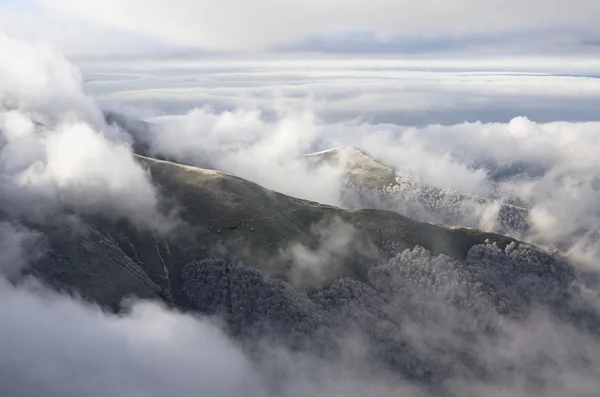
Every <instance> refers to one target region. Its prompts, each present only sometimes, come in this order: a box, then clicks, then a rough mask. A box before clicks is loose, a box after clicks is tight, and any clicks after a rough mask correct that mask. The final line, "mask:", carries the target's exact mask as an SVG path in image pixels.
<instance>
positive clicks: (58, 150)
mask: <svg viewBox="0 0 600 397" xmlns="http://www.w3.org/2000/svg"><path fill="white" fill-rule="evenodd" d="M0 52H1V53H3V54H9V56H4V57H2V59H0V80H1V81H2V82H3V84H2V86H0V180H1V181H2V183H1V185H0V200H1V201H0V202H1V203H2V207H3V210H4V211H8V212H13V213H18V214H21V215H32V216H36V215H42V216H43V215H47V214H48V213H49V211H54V210H56V209H58V208H59V207H60V206H62V205H67V206H70V207H72V208H75V209H77V210H79V211H82V212H84V213H89V212H97V211H108V212H112V214H113V215H114V216H116V217H124V218H129V219H131V220H132V221H134V222H136V223H138V224H139V225H142V226H145V227H152V228H158V229H162V228H163V226H165V227H166V226H167V224H168V222H164V221H165V219H163V218H162V217H161V215H159V214H158V212H157V203H158V198H157V194H156V191H155V189H154V187H153V186H152V184H151V182H150V179H149V176H148V175H147V173H146V172H145V171H144V170H143V169H142V168H141V167H140V166H139V165H138V164H137V163H136V162H135V160H134V158H133V154H132V153H131V150H130V148H129V146H128V144H127V139H128V136H127V135H126V134H123V133H122V132H121V131H119V130H117V129H114V128H112V127H109V126H107V125H106V124H105V122H104V116H103V114H102V112H101V111H100V110H99V109H98V107H97V106H96V104H95V102H94V100H93V99H92V98H91V97H89V96H87V95H85V94H84V93H83V89H82V85H81V75H80V73H79V71H78V70H77V68H76V67H74V66H73V65H71V64H69V63H68V62H67V61H66V60H65V59H64V58H62V57H61V56H59V55H58V54H56V53H55V52H54V51H53V50H52V49H50V48H49V47H47V46H36V45H29V44H25V43H23V42H19V41H17V40H14V39H11V38H8V37H6V36H3V35H0Z"/></svg>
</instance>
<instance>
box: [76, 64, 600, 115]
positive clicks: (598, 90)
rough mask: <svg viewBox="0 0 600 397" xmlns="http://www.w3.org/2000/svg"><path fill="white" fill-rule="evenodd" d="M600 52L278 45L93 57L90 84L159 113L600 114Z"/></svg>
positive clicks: (114, 100)
mask: <svg viewBox="0 0 600 397" xmlns="http://www.w3.org/2000/svg"><path fill="white" fill-rule="evenodd" d="M599 67H600V63H599V62H598V60H597V59H596V58H594V57H589V58H585V61H584V60H583V59H581V60H578V59H573V58H572V57H561V56H554V57H535V56H523V57H509V58H504V57H490V58H477V57H468V58H467V59H456V58H454V59H452V58H450V57H436V58H435V59H420V60H414V59H413V60H409V59H403V60H392V59H372V60H366V59H358V58H354V59H352V58H351V59H343V60H340V59H332V58H331V57H330V56H325V58H324V59H317V58H316V57H311V56H306V57H301V58H299V59H298V58H293V57H291V56H289V55H282V54H280V55H277V56H274V57H273V59H262V58H259V59H252V58H249V59H231V60H227V61H223V60H221V61H217V60H206V61H203V62H199V61H198V62H195V61H191V60H190V61H182V60H179V61H175V60H172V61H157V62H150V61H147V62H142V61H140V62H139V63H131V62H129V63H125V62H116V61H115V62H89V63H85V64H83V65H82V68H83V71H84V73H85V76H86V83H85V88H86V91H87V92H89V93H90V94H92V95H94V97H95V98H97V100H98V101H99V103H100V104H101V105H102V106H103V107H106V108H110V109H113V110H116V111H121V112H124V111H126V112H131V113H133V114H136V113H137V114H140V115H141V116H143V117H150V116H152V115H156V114H161V115H172V114H182V113H187V112H189V111H190V110H191V109H193V108H195V107H212V108H213V109H216V110H218V111H223V110H229V111H235V110H236V109H239V108H243V109H254V108H258V109H261V110H262V111H269V112H271V113H273V112H277V111H278V109H277V107H279V108H281V107H286V108H294V109H298V108H302V107H306V104H307V102H308V103H310V107H311V108H312V109H313V110H314V111H315V112H316V113H317V115H318V116H319V117H321V118H323V119H325V120H327V121H329V122H336V121H341V120H348V119H352V118H356V117H361V118H363V119H366V120H370V121H371V122H373V123H392V124H400V125H417V126H423V125H428V124H446V125H450V124H459V123H462V122H464V121H482V122H508V121H510V120H511V119H512V118H513V117H515V116H526V117H528V118H530V119H531V120H535V121H538V122H549V121H594V120H598V115H597V112H596V108H597V107H598V106H599V105H600V80H599V79H597V78H595V76H596V74H597V73H596V72H595V71H596V70H598V68H599Z"/></svg>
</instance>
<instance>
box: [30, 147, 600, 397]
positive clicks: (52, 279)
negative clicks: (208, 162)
mask: <svg viewBox="0 0 600 397" xmlns="http://www.w3.org/2000/svg"><path fill="white" fill-rule="evenodd" d="M346 150H348V149H346ZM353 152H354V151H353V150H350V153H349V154H350V156H349V157H350V158H352V157H353V156H354V159H355V160H358V161H357V162H356V163H360V164H362V167H361V168H360V170H356V171H360V172H353V173H352V174H351V177H352V178H354V181H355V182H357V183H358V181H360V180H361V178H364V179H363V180H365V181H368V183H370V184H371V186H376V184H378V183H382V181H385V174H384V173H383V172H384V171H385V172H389V169H388V168H386V167H385V166H383V165H382V164H380V163H377V162H374V161H371V159H370V158H368V156H363V155H361V154H355V155H353V154H352V153H353ZM327 153H329V154H327ZM335 153H336V151H334V152H333V154H332V152H325V154H323V153H321V154H318V155H317V156H315V157H313V159H318V158H319V156H332V155H335ZM346 154H348V153H346ZM346 154H344V155H346ZM136 160H137V161H138V162H139V163H140V164H141V165H142V167H144V168H145V169H146V170H147V171H148V173H149V175H150V176H151V179H152V181H153V183H154V184H155V186H156V187H157V188H158V189H159V191H160V193H161V197H162V203H161V205H162V210H163V211H165V212H166V213H173V214H175V215H174V218H173V219H176V220H178V222H177V223H176V224H175V226H174V227H173V228H172V229H170V230H169V231H168V232H160V233H159V232H152V231H149V230H147V229H140V228H138V227H136V226H134V225H132V224H131V223H129V221H125V220H119V219H112V218H110V217H108V216H106V215H95V216H90V215H83V214H79V213H77V212H76V211H74V210H70V209H65V212H64V213H60V214H56V216H55V217H54V218H53V219H50V220H49V221H46V222H38V223H35V222H33V221H29V222H27V227H28V228H30V229H32V230H34V231H36V232H38V233H39V234H40V235H42V236H43V240H42V244H43V247H44V253H45V255H43V256H42V257H40V258H38V259H37V260H35V261H34V262H33V264H32V266H31V267H30V268H28V270H27V271H28V272H29V273H30V274H31V275H33V276H35V277H37V278H38V279H39V280H41V281H42V282H43V283H45V284H46V285H48V286H50V287H51V288H53V289H55V290H60V291H66V292H70V293H75V294H77V295H79V296H81V297H82V298H83V299H85V300H88V301H90V302H92V303H94V304H98V305H100V306H102V307H104V308H105V309H107V310H111V311H114V312H120V311H121V310H122V306H121V304H122V301H123V299H125V298H131V297H133V298H141V299H152V300H158V301H160V302H163V303H164V304H166V305H169V306H171V307H174V308H176V309H178V310H182V311H191V312H195V313H200V314H205V315H216V316H218V317H219V318H220V319H222V321H223V323H224V326H225V329H226V331H227V333H228V334H229V335H230V336H232V337H233V338H235V340H236V341H238V342H239V343H241V344H242V345H243V346H244V348H245V349H246V350H247V351H248V354H249V355H250V357H251V358H252V360H253V362H254V363H255V364H256V365H257V367H259V368H260V366H261V365H266V366H267V367H268V366H270V365H272V363H271V361H269V360H270V358H269V357H271V356H269V355H268V354H266V355H265V354H264V351H263V350H262V348H261V346H264V345H263V343H264V342H265V341H267V344H268V345H269V346H276V347H278V348H283V349H285V351H289V352H291V353H290V354H295V352H299V353H300V354H301V356H300V357H315V359H316V360H318V362H352V363H354V364H353V368H354V369H355V370H356V371H358V373H363V371H365V370H367V369H373V368H375V369H377V371H378V373H381V374H389V376H391V377H398V376H399V377H401V378H402V379H409V380H410V381H411V382H414V383H416V384H419V385H422V386H423V387H426V388H427V390H430V392H431V395H450V393H449V392H447V386H446V383H445V382H447V381H448V380H464V379H470V380H473V379H475V380H484V381H486V382H502V381H505V380H506V379H507V378H508V379H512V378H511V376H512V374H514V373H515V371H516V372H518V375H519V377H521V378H523V379H524V380H523V382H524V384H526V385H527V387H539V385H540V382H542V380H540V379H539V376H538V375H539V374H540V373H549V374H552V373H553V372H552V371H556V368H559V367H560V365H558V366H557V365H555V361H553V360H554V358H553V356H551V357H550V358H548V357H547V354H550V355H551V354H552V352H551V351H550V352H549V353H546V352H547V349H546V348H544V349H541V350H540V351H539V352H535V354H531V355H528V356H527V357H525V358H519V359H518V360H519V361H518V362H519V363H520V364H519V366H517V367H515V361H514V360H511V359H506V357H505V351H506V349H504V348H503V346H504V345H503V343H505V341H506V339H507V338H508V340H513V339H511V338H516V337H518V336H519V335H518V334H517V335H514V332H515V331H514V330H515V329H520V328H519V327H525V329H527V328H528V327H529V325H528V324H530V322H531V321H533V320H531V319H532V318H533V319H535V318H536V317H535V314H536V313H537V312H538V311H539V310H544V313H547V316H549V318H550V320H548V321H551V324H556V323H560V324H564V325H565V326H566V327H572V329H577V330H581V332H584V333H585V335H590V336H589V337H591V338H597V337H600V335H598V330H599V329H600V313H599V312H598V310H597V309H596V306H594V304H593V302H592V301H590V300H589V296H588V295H586V293H585V284H584V282H583V281H582V280H585V279H584V278H582V276H581V275H580V274H578V273H577V272H576V270H575V268H573V267H572V266H571V265H570V264H568V263H567V262H565V261H563V260H562V259H561V258H558V257H555V256H552V255H550V254H548V253H546V252H544V251H542V250H540V249H538V248H536V247H534V246H531V245H529V244H526V243H522V242H520V241H518V240H515V239H513V238H510V237H506V236H503V235H500V234H497V233H492V232H484V231H481V230H477V229H472V228H465V227H447V226H443V225H438V224H433V223H428V222H419V221H416V220H413V219H411V218H408V217H406V216H403V215H401V214H399V213H397V212H393V211H386V210H377V209H342V208H336V207H332V206H327V205H322V204H319V203H316V202H311V201H306V200H301V199H297V198H294V197H290V196H286V195H283V194H280V193H277V192H274V191H271V190H268V189H265V188H263V187H261V186H259V185H257V184H255V183H252V182H250V181H247V180H244V179H242V178H239V177H236V176H233V175H230V174H227V173H223V172H219V171H215V170H208V169H201V168H197V167H191V166H186V165H181V164H177V163H173V162H169V161H165V160H158V159H154V158H150V157H145V156H141V155H136ZM386 170H387V171H386ZM380 171H381V172H382V174H379V172H380ZM388 175H389V176H391V174H388ZM24 223H25V221H24ZM586 282H587V281H586ZM536 321H537V320H536ZM543 324H545V323H543ZM531 326H535V327H539V323H533V325H531ZM544 326H546V325H544ZM578 332H579V331H578ZM594 340H595V339H594ZM352 341H354V342H352ZM552 343H553V346H554V340H552ZM357 346H360V348H357ZM584 353H585V352H583V353H581V352H579V351H574V352H573V353H572V355H573V356H572V357H571V356H569V357H568V360H571V361H569V362H584V360H587V359H588V358H587V356H585V354H584ZM581 354H583V356H582V355H581ZM264 360H267V361H264ZM582 360H583V361H582ZM273 379H274V380H273V382H274V386H273V387H275V388H277V387H283V386H282V385H281V384H279V383H278V382H280V381H281V383H282V384H283V385H285V382H286V380H285V379H281V380H279V379H278V378H277V377H274V378H273ZM543 382H545V380H544V381H543ZM453 395H456V394H453Z"/></svg>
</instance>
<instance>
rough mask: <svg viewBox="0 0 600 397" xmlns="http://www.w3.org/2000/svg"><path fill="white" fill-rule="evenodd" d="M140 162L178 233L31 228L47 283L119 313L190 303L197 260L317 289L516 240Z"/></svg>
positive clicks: (77, 225)
mask: <svg viewBox="0 0 600 397" xmlns="http://www.w3.org/2000/svg"><path fill="white" fill-rule="evenodd" d="M138 160H139V162H140V163H141V164H142V165H143V166H144V167H145V168H147V169H148V171H149V173H150V174H151V176H152V179H153V181H154V183H155V184H156V185H157V186H158V187H159V189H160V190H161V192H162V195H163V196H164V199H165V200H164V201H165V207H166V208H171V209H173V208H175V209H176V210H177V211H178V217H179V218H180V219H181V220H182V222H180V224H179V226H178V227H177V228H175V229H174V230H173V231H172V232H171V233H169V235H168V236H157V235H155V234H153V233H150V232H148V231H140V230H137V229H135V228H133V227H132V226H131V225H129V224H128V223H127V222H118V221H114V220H108V219H103V218H101V217H95V218H90V217H81V216H74V215H73V216H70V217H60V218H57V220H56V221H55V222H53V223H52V224H51V226H48V225H31V226H32V227H34V228H36V229H38V230H41V231H43V232H44V235H45V236H46V245H47V247H48V252H49V254H48V256H47V257H46V258H45V259H43V260H41V261H40V262H39V263H37V264H36V265H35V266H34V272H36V273H38V274H39V275H40V276H41V277H42V279H44V280H45V281H46V282H48V283H49V284H51V285H53V286H55V287H56V288H66V289H74V290H77V291H79V292H80V293H81V294H82V295H83V296H85V297H88V298H90V299H93V300H94V301H97V302H99V303H101V304H104V305H108V306H112V307H114V306H115V305H117V304H118V302H119V300H120V299H121V298H122V297H124V296H127V295H136V296H140V297H153V296H154V297H157V296H160V297H162V298H164V299H166V300H167V301H174V302H175V303H177V304H182V305H184V304H185V301H184V300H181V291H180V285H181V277H180V275H181V271H182V269H183V267H184V266H185V265H186V264H187V263H188V262H190V261H192V260H196V259H202V258H207V257H221V258H224V259H227V260H230V261H237V260H240V261H243V262H244V263H245V264H246V265H248V266H251V267H254V268H256V269H259V270H261V271H262V272H263V273H264V274H265V275H266V276H269V277H276V278H280V279H283V280H286V281H289V282H291V283H292V284H293V285H295V286H296V287H297V288H309V287H311V286H315V285H321V284H324V283H327V282H330V281H331V280H333V279H337V278H339V277H342V276H344V275H350V276H353V277H355V278H358V279H363V278H364V277H365V275H366V273H367V271H368V269H369V267H371V266H372V265H375V264H377V263H380V262H381V261H384V260H387V259H388V258H389V257H392V256H393V255H395V254H397V253H399V252H402V251H403V250H405V249H406V248H412V247H415V246H417V245H419V246H422V247H424V248H426V249H427V250H429V251H431V252H432V253H436V254H437V253H445V254H447V255H449V256H450V257H452V258H456V259H459V260H462V259H464V257H465V256H466V254H467V252H468V250H469V249H470V248H471V247H472V246H474V245H477V244H483V243H485V242H486V241H488V242H496V243H498V245H499V246H501V247H504V246H506V245H507V244H509V243H510V242H513V241H514V240H512V239H510V238H507V237H504V236H501V235H499V234H494V233H486V232H481V231H478V230H474V229H465V228H452V229H449V228H446V227H443V226H439V225H434V224H430V223H421V222H417V221H414V220H412V219H409V218H407V217H404V216H402V215H400V214H398V213H395V212H390V211H380V210H343V209H339V208H335V207H330V206H325V205H321V204H318V203H315V202H309V201H305V200H300V199H296V198H293V197H289V196H285V195H283V194H280V193H277V192H273V191H270V190H267V189H264V188H262V187H261V186H259V185H256V184H254V183H252V182H249V181H246V180H244V179H241V178H237V177H235V176H232V175H228V174H225V173H222V172H217V171H213V170H205V169H199V168H195V167H189V166H183V165H179V164H175V163H170V162H167V161H161V160H156V159H152V158H147V157H142V156H138ZM332 239H333V240H332ZM340 239H341V240H340ZM319 257H324V258H327V260H325V261H319V260H318V258H319ZM298 263H300V265H298Z"/></svg>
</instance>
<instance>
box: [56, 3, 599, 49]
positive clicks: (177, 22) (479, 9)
mask: <svg viewBox="0 0 600 397" xmlns="http://www.w3.org/2000/svg"><path fill="white" fill-rule="evenodd" d="M47 4H48V5H51V6H52V7H60V9H62V10H63V11H64V12H66V13H68V14H69V15H76V16H80V17H85V18H88V19H91V20H95V21H100V22H102V23H106V24H109V25H113V26H116V27H119V28H126V29H131V30H134V31H140V32H144V33H146V34H148V35H151V36H154V37H158V38H160V39H162V40H164V41H166V42H169V43H173V44H178V45H187V46H200V47H203V48H213V49H215V48H216V49H236V50H249V49H266V48H270V47H273V46H277V45H282V44H290V43H296V42H299V41H301V40H303V39H305V38H306V37H308V36H310V35H314V34H327V33H335V32H338V31H340V30H341V31H344V30H350V31H351V30H357V29H358V30H372V31H374V32H376V34H377V35H380V36H382V37H389V36H391V35H400V36H419V35H429V36H432V35H433V36H435V35H450V36H451V35H461V34H467V33H488V32H502V31H511V30H536V29H549V28H573V29H578V30H581V31H591V32H592V33H594V34H598V33H599V31H598V27H597V23H596V22H597V16H598V15H600V6H599V5H598V4H597V2H595V1H593V0H575V1H564V0H553V1H552V2H550V3H548V2H547V1H533V2H528V3H527V4H523V3H522V2H519V1H516V0H510V1H492V2H486V3H481V2H478V1H475V0H453V1H442V0H428V1H425V2H423V1H411V0H405V1H400V2H399V1H390V0H376V1H375V2H371V3H365V2H363V1H360V0H352V1H341V0H327V1H325V2H323V1H315V0H310V1H303V2H277V1H269V0H258V1H252V2H245V1H239V0H228V1H226V2H224V3H219V5H216V4H214V3H212V2H210V1H190V0H175V1H174V2H173V1H170V2H167V1H163V0H152V1H142V0H129V1H125V2H123V1H116V0H114V1H113V0H109V1H102V2H99V1H91V2H88V3H86V4H85V5H83V4H81V3H80V2H78V1H75V0H48V2H47Z"/></svg>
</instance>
